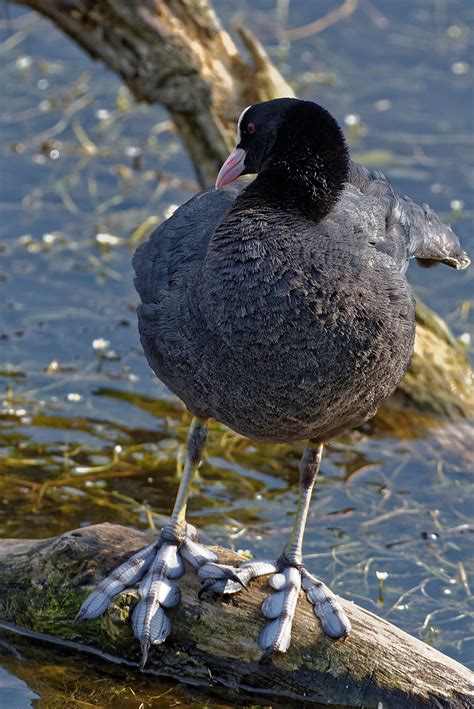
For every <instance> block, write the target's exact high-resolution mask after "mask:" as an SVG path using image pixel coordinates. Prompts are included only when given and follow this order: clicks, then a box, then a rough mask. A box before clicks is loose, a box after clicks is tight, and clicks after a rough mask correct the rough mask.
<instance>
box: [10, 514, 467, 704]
mask: <svg viewBox="0 0 474 709" xmlns="http://www.w3.org/2000/svg"><path fill="white" fill-rule="evenodd" d="M149 542H150V536H149V535H146V534H144V533H142V532H138V531H135V530H131V529H127V528H125V527H119V526H114V525H109V524H102V525H96V526H91V527H86V528H84V529H78V530H74V531H71V532H67V533H66V534H63V535H62V536H60V537H54V538H52V539H46V540H39V541H38V540H19V539H3V540H1V541H0V618H1V619H2V620H3V621H6V622H8V623H13V624H15V625H16V626H19V627H21V628H26V629H29V630H32V631H36V632H41V633H48V634H49V635H50V636H53V637H54V638H61V639H63V640H66V641H70V642H71V643H72V642H75V643H77V642H79V643H81V645H82V647H83V648H85V649H87V647H89V648H90V649H91V648H96V649H99V650H101V651H103V652H104V653H109V654H112V655H114V656H118V657H120V658H123V659H126V660H132V661H136V662H137V666H138V661H139V656H140V648H139V644H138V642H137V641H136V639H135V638H134V637H133V635H132V632H131V628H130V622H129V616H130V608H131V606H133V604H134V602H135V600H136V598H137V594H136V592H133V591H128V592H124V593H122V594H120V595H119V596H118V597H117V598H116V599H115V601H114V602H113V603H112V606H111V608H110V609H109V611H108V612H107V613H106V615H105V616H103V617H101V618H99V619H98V620H95V621H87V622H74V617H75V615H76V613H77V610H78V608H79V606H80V604H81V602H82V600H83V599H84V597H85V595H86V593H87V591H88V590H90V588H91V587H92V586H94V585H95V584H96V583H97V582H98V581H99V580H100V579H102V578H103V577H104V576H105V575H106V574H107V573H108V572H109V571H110V570H111V569H112V568H114V567H115V566H116V565H117V564H119V563H121V562H122V561H124V559H125V558H127V557H128V556H129V555H130V554H132V553H134V552H135V551H136V550H137V549H139V548H141V547H142V546H144V545H146V544H148V543H149ZM216 551H217V552H218V554H219V555H220V556H221V558H222V560H223V561H225V562H227V563H232V562H233V563H235V562H236V561H238V560H239V557H238V555H237V554H235V553H233V552H231V551H229V550H224V549H216ZM178 583H179V586H180V588H181V594H182V601H181V604H180V605H179V606H178V607H177V608H176V609H174V610H172V611H169V614H170V618H171V620H172V632H171V636H170V638H168V640H167V641H166V643H165V644H164V645H162V646H159V647H156V648H153V649H152V650H151V652H150V656H149V662H148V667H149V669H150V670H151V671H153V672H155V673H156V672H158V673H159V674H161V675H164V676H168V677H172V678H174V679H177V680H180V681H182V682H188V683H196V682H198V683H204V684H206V685H207V686H212V688H213V691H214V692H218V693H219V692H220V691H221V692H222V696H224V695H225V691H226V687H229V686H232V688H234V689H241V690H244V691H247V692H251V693H253V694H256V695H259V696H261V697H265V696H270V697H273V698H275V699H278V698H280V699H282V698H288V699H292V701H293V702H299V701H301V702H303V701H304V702H305V703H316V702H323V703H327V702H330V703H331V704H334V703H337V704H343V705H347V704H349V705H351V706H366V707H377V706H380V704H379V703H380V702H382V704H383V707H384V708H385V709H387V708H390V707H393V708H394V709H395V708H397V709H399V708H400V707H404V709H416V708H418V707H420V708H421V707H438V708H446V709H448V708H449V709H461V708H464V707H465V708H466V709H468V707H472V706H473V704H472V702H473V699H474V694H472V691H471V689H472V688H471V687H470V681H471V675H470V673H469V671H468V670H467V669H466V668H465V667H463V666H462V665H460V664H459V663H457V662H455V661H454V660H452V659H450V658H449V657H447V656H445V655H443V654H442V653H440V652H438V651H437V650H435V649H434V648H432V647H430V646H429V645H426V644H425V643H423V642H421V641H420V640H417V639H416V638H413V637H411V636H410V635H408V634H407V633H405V632H403V631H401V630H399V629H397V628H396V627H395V626H393V625H391V624H390V623H388V622H387V621H385V620H383V619H381V618H378V617H377V616H376V615H374V614H373V613H370V612H369V611H366V610H364V609H362V608H360V607H359V606H357V605H355V604H353V603H350V602H348V601H344V600H343V601H342V603H343V606H344V608H345V610H346V612H347V614H348V615H349V617H350V620H351V622H352V625H353V632H352V634H351V636H350V637H349V638H348V639H346V640H344V641H334V640H331V639H329V638H327V637H326V636H324V635H323V634H322V632H321V630H320V629H319V627H318V625H317V623H316V620H315V618H314V616H313V613H312V610H311V607H310V605H309V604H308V603H307V601H306V600H305V598H304V596H303V594H302V595H301V597H300V600H299V605H298V612H297V616H296V619H295V623H294V627H293V640H292V644H291V648H290V650H289V651H288V653H286V654H284V655H281V654H277V655H275V656H274V657H273V659H272V661H271V662H268V663H265V664H259V658H260V656H261V651H260V650H259V649H258V647H257V644H256V637H257V635H258V633H259V631H260V629H261V627H262V626H263V623H264V619H263V617H262V615H261V613H260V606H261V603H262V601H263V599H264V598H265V596H266V595H267V594H268V589H267V588H266V584H265V580H264V579H263V580H260V581H258V580H256V581H255V582H252V585H251V587H250V589H249V591H247V592H242V593H240V594H239V595H238V596H237V597H233V599H232V600H230V601H223V600H221V599H216V598H214V597H209V596H206V595H204V597H203V598H202V599H199V597H198V592H199V589H200V584H199V581H198V578H197V576H196V574H195V573H194V572H193V571H192V570H190V569H188V570H187V573H186V574H185V575H184V576H183V577H182V578H181V579H180V580H179V582H178Z"/></svg>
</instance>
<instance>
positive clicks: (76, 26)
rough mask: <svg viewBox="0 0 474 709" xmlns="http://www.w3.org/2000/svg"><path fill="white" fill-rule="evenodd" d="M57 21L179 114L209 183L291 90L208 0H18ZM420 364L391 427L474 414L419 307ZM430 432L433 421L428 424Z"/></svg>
mask: <svg viewBox="0 0 474 709" xmlns="http://www.w3.org/2000/svg"><path fill="white" fill-rule="evenodd" d="M17 2H19V3H20V4H22V5H26V6H28V7H30V8H32V9H34V10H37V11H38V12H40V13H41V14H43V15H45V16H46V17H48V18H49V19H50V20H52V21H53V22H54V23H55V24H56V25H57V26H58V27H59V28H60V29H61V30H62V31H63V32H65V33H66V34H68V35H69V36H70V37H72V38H73V39H74V40H75V41H76V42H77V43H78V44H79V45H80V46H81V47H83V48H84V49H85V51H86V52H87V53H88V54H89V55H91V56H92V57H94V58H95V59H100V60H102V61H103V62H104V63H105V64H106V65H107V66H108V67H109V68H110V69H112V70H113V71H115V72H117V73H118V74H120V76H121V77H122V78H123V80H124V81H125V83H126V84H127V86H128V87H129V89H130V90H131V92H132V93H133V94H134V96H135V97H136V98H137V99H139V100H142V101H147V102H149V103H161V104H163V105H164V106H165V107H166V108H167V109H168V110H169V112H170V114H171V116H172V118H173V120H174V123H175V125H176V128H177V130H178V132H179V133H180V135H181V137H182V139H183V142H184V144H185V145H186V148H187V150H188V152H189V155H190V157H191V159H192V161H193V163H194V166H195V169H196V172H197V175H198V177H199V179H200V181H201V183H202V184H203V185H209V184H212V183H213V182H214V179H215V176H216V174H217V172H218V169H219V167H220V165H221V163H222V162H223V160H224V159H225V158H226V157H227V151H228V147H229V144H230V143H231V142H232V140H233V135H234V130H235V121H236V119H237V117H238V115H239V113H240V111H241V110H242V107H244V106H247V105H249V104H251V103H256V102H258V101H264V100H267V99H270V98H276V97H278V96H291V95H292V89H291V87H289V86H288V84H287V83H286V81H285V80H284V79H283V77H282V76H281V74H280V73H279V72H278V71H277V69H276V68H275V67H274V66H273V65H272V63H271V62H270V60H269V58H268V56H267V54H266V53H265V50H264V49H263V47H262V46H261V44H260V43H259V42H258V40H257V39H256V38H255V37H254V35H253V34H252V33H251V32H250V31H249V30H248V29H246V28H243V27H236V31H237V33H238V35H239V36H240V39H241V41H242V43H243V45H244V46H245V49H246V51H247V54H248V57H249V59H248V60H246V59H244V58H243V56H242V55H241V53H239V50H238V49H237V47H236V45H235V43H234V41H233V40H232V38H231V37H230V35H229V34H228V33H227V32H226V31H225V30H224V28H223V27H222V25H221V23H220V22H219V19H218V18H217V16H216V14H215V12H214V10H213V9H212V6H211V5H210V3H209V2H208V1H207V0H173V2H164V1H163V0H97V1H96V2H86V1H85V0H17ZM417 323H418V329H417V340H416V348H415V356H414V359H413V364H412V367H411V369H410V372H409V374H408V376H407V377H406V378H405V379H404V380H403V382H402V384H401V386H400V388H399V390H398V394H397V397H396V400H395V401H393V402H391V403H390V405H389V407H388V409H387V410H384V411H382V412H381V416H382V419H383V421H382V422H383V424H385V425H387V424H388V425H389V427H390V428H391V429H392V430H395V432H397V431H399V430H400V432H401V431H403V429H407V428H408V427H410V426H411V425H412V423H413V420H412V416H410V413H409V410H410V409H412V410H415V412H416V410H418V411H421V412H427V413H429V414H434V415H436V416H439V415H442V416H446V417H448V418H459V417H463V418H469V417H471V416H472V415H473V413H474V387H472V377H473V374H472V370H471V368H470V366H469V362H468V359H467V357H466V354H465V352H463V350H462V348H461V347H460V346H459V344H458V343H457V342H456V341H455V340H454V338H453V336H452V335H450V333H449V331H448V329H447V327H446V325H445V324H444V323H443V322H442V321H441V320H440V319H439V318H437V316H436V315H435V314H434V313H431V312H430V311H429V310H428V309H427V308H425V306H423V304H421V303H419V304H418V308H417ZM427 426H428V424H427Z"/></svg>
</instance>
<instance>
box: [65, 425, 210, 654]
mask: <svg viewBox="0 0 474 709" xmlns="http://www.w3.org/2000/svg"><path fill="white" fill-rule="evenodd" d="M206 442H207V428H206V424H205V421H203V420H200V419H193V421H192V424H191V428H190V431H189V435H188V445H187V455H186V463H185V466H184V471H183V477H182V480H181V484H180V486H179V490H178V494H177V496H176V501H175V504H174V507H173V512H172V514H171V518H170V521H169V523H168V524H167V525H166V526H165V527H164V528H163V529H162V530H161V533H160V536H159V537H158V539H157V540H156V541H155V542H152V544H149V545H148V546H147V547H145V548H144V549H141V550H140V551H139V552H137V553H136V554H134V555H133V556H132V557H130V559H128V560H127V561H125V562H124V563H123V564H121V566H119V567H118V568H116V569H114V571H112V573H111V574H110V575H109V576H107V578H105V579H104V580H103V581H102V582H101V583H100V584H99V586H98V587H97V588H96V589H95V591H93V592H92V593H91V594H90V595H89V596H88V597H87V598H86V600H85V601H84V603H83V604H82V606H81V608H80V610H79V613H78V615H77V619H78V620H85V619H90V618H97V617H98V616H100V615H101V614H102V613H104V611H105V610H106V609H107V607H108V606H109V604H110V601H111V600H112V598H114V596H116V595H117V594H118V593H120V591H123V590H124V589H125V588H127V587H128V586H131V585H132V584H134V583H137V582H138V581H141V583H140V585H139V587H138V592H139V595H140V600H139V601H138V603H137V604H136V606H135V608H134V609H133V614H132V625H133V631H134V633H135V636H136V637H137V638H138V640H139V641H140V643H141V646H142V664H141V666H142V667H143V665H144V664H145V662H146V659H147V655H148V650H149V648H150V645H158V644H160V643H162V642H164V641H165V640H166V638H167V637H168V635H169V633H170V630H171V624H170V621H169V619H168V617H167V615H166V614H165V612H164V610H163V609H164V608H172V607H173V606H175V605H177V604H178V603H179V599H180V593H179V588H178V586H177V585H176V584H175V583H173V580H174V579H177V578H179V577H180V576H181V575H182V574H183V573H184V565H183V561H182V559H183V558H184V559H186V560H187V561H189V563H190V564H191V565H192V566H193V567H194V568H195V569H199V568H200V567H201V566H202V565H203V564H205V563H208V562H211V561H214V560H216V558H217V557H216V555H215V554H214V553H213V552H211V551H210V550H209V549H207V548H206V547H205V546H203V545H202V544H199V543H198V542H197V534H196V530H195V528H194V527H192V525H190V524H186V521H185V514H186V503H187V500H188V497H189V493H190V490H191V483H192V479H193V476H194V473H195V471H196V470H197V467H198V465H199V463H200V461H201V458H202V454H203V452H204V449H205V447H206Z"/></svg>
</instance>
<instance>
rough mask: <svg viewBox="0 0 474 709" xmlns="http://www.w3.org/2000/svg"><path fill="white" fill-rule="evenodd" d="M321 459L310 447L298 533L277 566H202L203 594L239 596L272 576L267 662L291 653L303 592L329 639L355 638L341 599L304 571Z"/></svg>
mask: <svg viewBox="0 0 474 709" xmlns="http://www.w3.org/2000/svg"><path fill="white" fill-rule="evenodd" d="M321 454H322V446H320V445H318V446H315V445H313V444H312V443H309V444H308V445H307V446H306V449H305V452H304V454H303V457H302V459H301V462H300V492H299V499H298V510H297V512H296V517H295V522H294V525H293V530H292V533H291V537H290V539H289V541H288V543H287V545H286V546H285V548H284V549H283V552H282V554H281V556H280V557H279V559H278V560H277V561H276V562H275V563H272V562H268V561H265V562H258V561H251V562H247V563H245V564H242V565H241V566H240V567H239V568H233V567H229V566H224V565H223V564H216V563H214V562H210V563H207V564H204V565H203V566H201V568H200V569H199V571H198V574H199V576H200V578H201V580H202V581H203V582H204V588H205V589H209V590H211V591H215V592H217V593H236V592H237V591H239V590H241V588H242V586H245V585H246V584H247V583H248V582H249V581H250V580H251V579H252V578H255V577H256V576H262V575H263V574H273V575H272V576H271V577H270V579H269V585H270V587H271V588H273V589H274V591H275V593H273V594H272V595H271V596H269V597H268V598H266V599H265V601H264V602H263V605H262V613H263V614H264V616H265V617H266V618H269V619H270V620H271V622H270V623H269V624H268V625H266V626H265V628H264V629H263V630H262V632H261V633H260V636H259V638H258V643H259V645H260V647H261V648H262V650H264V651H265V653H264V657H265V656H269V655H271V654H272V653H273V652H275V651H277V652H286V650H287V649H288V647H289V645H290V641H291V626H292V623H293V618H294V615H295V610H296V603H297V600H298V595H299V591H300V589H301V588H303V590H304V591H305V593H306V597H307V599H308V601H309V602H310V603H311V604H312V606H313V611H314V614H315V616H316V617H317V618H318V619H319V621H320V623H321V626H322V628H323V630H324V632H325V633H326V634H327V635H329V636H330V637H332V638H341V637H346V636H347V635H349V633H350V632H351V624H350V622H349V620H348V619H347V616H346V614H345V613H344V611H343V609H342V607H341V604H340V603H339V601H338V600H337V598H336V596H335V595H334V594H333V593H332V591H331V590H330V589H329V588H328V587H327V586H326V585H325V584H324V583H323V582H322V581H319V580H318V579H317V578H315V577H314V576H313V575H312V574H310V573H309V572H308V571H307V570H306V569H305V568H304V566H303V536H304V531H305V527H306V520H307V517H308V510H309V505H310V501H311V494H312V492H313V487H314V483H315V480H316V477H317V475H318V472H319V467H320V463H321ZM236 577H237V578H236Z"/></svg>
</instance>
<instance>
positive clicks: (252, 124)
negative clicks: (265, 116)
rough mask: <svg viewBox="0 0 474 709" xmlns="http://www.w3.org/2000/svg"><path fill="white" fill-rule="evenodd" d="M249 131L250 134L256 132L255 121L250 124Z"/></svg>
mask: <svg viewBox="0 0 474 709" xmlns="http://www.w3.org/2000/svg"><path fill="white" fill-rule="evenodd" d="M247 133H250V135H252V133H255V123H249V124H248V126H247Z"/></svg>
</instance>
